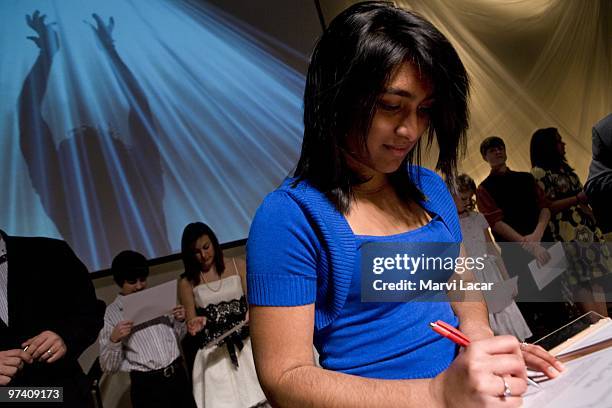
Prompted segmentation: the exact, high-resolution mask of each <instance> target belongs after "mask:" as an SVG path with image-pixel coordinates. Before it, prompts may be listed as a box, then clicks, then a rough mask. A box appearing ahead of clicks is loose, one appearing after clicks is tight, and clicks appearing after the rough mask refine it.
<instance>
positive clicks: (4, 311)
mask: <svg viewBox="0 0 612 408" xmlns="http://www.w3.org/2000/svg"><path fill="white" fill-rule="evenodd" d="M104 307H105V305H104V302H102V301H100V300H97V299H96V294H95V291H94V287H93V284H92V283H91V279H90V277H89V273H88V271H87V268H86V267H85V265H83V263H82V262H81V261H80V260H79V259H78V258H77V256H76V255H75V254H74V252H73V251H72V249H70V247H69V246H68V244H66V242H64V241H60V240H56V239H49V238H39V237H16V236H9V235H6V234H5V233H4V231H0V385H8V386H11V387H63V398H64V402H63V403H58V404H54V403H52V402H49V403H45V406H50V407H52V406H62V407H74V408H83V407H91V406H93V401H92V399H91V394H90V392H89V383H88V381H87V378H86V377H85V374H84V373H83V370H82V368H81V366H80V365H79V362H78V358H79V356H80V355H81V353H83V351H84V350H85V349H86V348H88V347H89V346H90V345H91V344H93V343H94V342H95V341H96V337H97V336H98V332H99V331H100V329H101V328H102V323H103V316H104ZM5 404H6V405H7V406H11V405H10V404H8V403H3V406H4V405H5ZM23 405H24V404H16V406H23Z"/></svg>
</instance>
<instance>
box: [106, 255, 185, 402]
mask: <svg viewBox="0 0 612 408" xmlns="http://www.w3.org/2000/svg"><path fill="white" fill-rule="evenodd" d="M111 270H112V272H113V278H114V280H115V282H116V283H117V285H118V286H119V287H120V288H121V290H120V292H119V295H118V296H117V298H116V299H115V300H114V301H113V303H111V304H110V305H109V306H108V307H107V309H106V314H105V316H104V328H103V329H102V331H101V332H100V338H99V342H100V365H101V366H102V369H103V370H104V371H105V372H110V373H113V372H116V371H127V372H129V373H130V379H131V382H132V385H131V390H130V396H131V400H132V406H134V407H135V408H138V407H149V406H172V405H177V406H179V407H190V408H191V407H195V403H194V401H193V397H192V393H191V385H190V384H189V380H188V379H187V375H186V373H185V370H184V368H183V364H182V360H181V357H180V350H179V341H180V339H181V337H183V336H184V335H185V333H186V330H185V323H184V322H185V309H184V308H183V306H181V305H179V306H177V307H175V308H174V309H173V310H172V316H171V317H170V316H162V317H160V318H157V319H154V320H151V321H149V322H146V323H143V324H140V325H138V326H134V325H133V323H132V322H131V321H128V320H125V319H124V317H123V297H124V296H127V295H129V294H132V293H135V292H139V291H141V290H143V289H145V288H146V286H147V277H148V275H149V267H148V265H147V260H146V258H145V257H144V256H143V255H142V254H139V253H138V252H134V251H123V252H121V253H120V254H118V255H117V256H116V257H115V259H113V263H112V266H111Z"/></svg>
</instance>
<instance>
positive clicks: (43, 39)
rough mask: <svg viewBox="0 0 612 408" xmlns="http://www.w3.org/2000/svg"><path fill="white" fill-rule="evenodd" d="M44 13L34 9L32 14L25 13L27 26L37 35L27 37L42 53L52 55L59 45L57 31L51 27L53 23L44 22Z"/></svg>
mask: <svg viewBox="0 0 612 408" xmlns="http://www.w3.org/2000/svg"><path fill="white" fill-rule="evenodd" d="M46 17H47V15H46V14H43V15H41V14H40V11H38V10H36V11H34V13H32V15H29V14H26V23H27V24H28V26H29V27H30V28H31V29H32V30H34V31H36V34H38V37H35V36H30V37H27V38H28V39H29V40H32V41H33V42H34V44H36V46H37V47H38V48H40V52H41V53H42V54H45V55H48V56H50V57H52V56H53V55H54V54H55V53H56V52H57V51H58V50H59V47H60V44H59V36H58V35H57V32H56V31H55V30H54V29H53V28H51V26H52V25H54V24H55V23H48V24H47V23H45V18H46Z"/></svg>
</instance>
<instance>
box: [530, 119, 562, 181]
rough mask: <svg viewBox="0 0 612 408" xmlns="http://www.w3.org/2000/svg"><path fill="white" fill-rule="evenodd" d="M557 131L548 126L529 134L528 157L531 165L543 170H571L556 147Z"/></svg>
mask: <svg viewBox="0 0 612 408" xmlns="http://www.w3.org/2000/svg"><path fill="white" fill-rule="evenodd" d="M558 135H559V131H558V130H557V128H554V127H550V128H545V129H538V130H536V131H535V132H534V133H533V135H532V136H531V144H530V145H529V157H530V159H531V167H541V168H543V169H544V170H552V171H555V170H560V169H566V170H572V168H571V167H570V166H569V164H567V160H566V159H565V156H564V155H562V154H561V153H559V150H558V149H557V143H558V139H557V137H558Z"/></svg>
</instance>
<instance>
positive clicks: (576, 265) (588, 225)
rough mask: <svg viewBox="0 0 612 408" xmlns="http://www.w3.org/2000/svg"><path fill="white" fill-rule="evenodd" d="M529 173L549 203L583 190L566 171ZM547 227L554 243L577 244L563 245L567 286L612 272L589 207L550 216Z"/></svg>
mask: <svg viewBox="0 0 612 408" xmlns="http://www.w3.org/2000/svg"><path fill="white" fill-rule="evenodd" d="M531 174H533V176H534V177H535V179H536V181H537V182H538V184H539V186H540V187H541V188H542V189H543V190H544V191H545V192H546V196H547V198H548V199H549V200H550V201H556V200H562V199H564V198H569V197H574V196H576V194H578V193H579V192H580V191H582V183H580V179H579V178H578V175H576V173H575V172H574V171H572V170H571V169H569V168H562V169H560V170H558V171H554V172H553V171H550V170H544V169H543V168H540V167H534V168H533V169H531ZM549 227H550V230H551V233H552V235H553V240H554V241H555V242H574V243H576V244H575V245H565V246H564V249H565V252H566V257H567V259H568V262H569V264H570V267H569V269H568V273H567V274H566V279H567V283H569V284H570V285H580V284H584V283H587V282H589V281H591V280H592V279H595V278H599V277H601V276H604V275H606V274H608V273H610V271H612V257H611V256H610V253H609V250H608V248H607V246H606V245H605V244H603V243H604V242H605V240H604V236H603V234H602V232H601V230H600V229H599V227H597V224H596V222H595V218H594V217H593V215H592V213H591V212H590V211H589V210H588V207H586V206H582V205H572V206H571V207H568V208H566V209H564V210H562V211H560V212H558V213H557V214H554V215H552V217H551V219H550V223H549ZM594 243H595V245H594ZM599 243H601V244H599Z"/></svg>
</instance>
